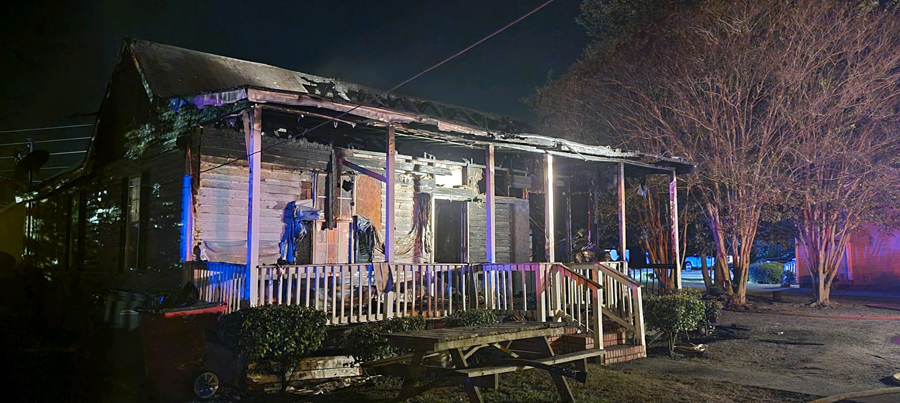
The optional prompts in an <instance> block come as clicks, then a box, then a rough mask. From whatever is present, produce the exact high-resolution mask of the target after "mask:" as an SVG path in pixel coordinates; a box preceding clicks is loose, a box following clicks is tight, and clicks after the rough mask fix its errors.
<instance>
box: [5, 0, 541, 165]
mask: <svg viewBox="0 0 900 403" xmlns="http://www.w3.org/2000/svg"><path fill="white" fill-rule="evenodd" d="M554 1H555V0H547V1H545V2H544V3H542V4H541V5H539V6H537V7H535V8H534V9H532V10H531V11H529V12H527V13H525V14H523V15H522V16H521V17H519V18H516V19H515V20H513V21H512V22H510V23H508V24H506V25H504V26H503V27H501V28H500V29H498V30H496V31H494V32H492V33H491V34H489V35H487V36H485V37H484V38H481V39H479V40H478V41H476V42H475V43H473V44H471V45H469V46H467V47H465V48H464V49H462V50H460V51H459V52H456V53H454V54H453V55H451V56H450V57H448V58H446V59H444V60H441V61H440V62H438V63H436V64H434V65H433V66H431V67H429V68H427V69H425V70H422V71H421V72H419V73H417V74H415V75H414V76H412V77H410V78H408V79H406V80H404V81H403V82H401V83H400V84H397V85H395V86H394V87H392V88H391V89H389V90H387V91H384V92H382V93H380V94H378V95H375V96H373V97H371V98H369V99H367V100H365V101H363V102H360V103H357V104H355V105H354V106H353V107H352V108H350V109H348V110H346V111H344V112H342V113H341V114H339V115H337V116H335V117H333V118H331V119H329V120H326V121H324V122H322V123H320V124H318V125H315V126H313V127H312V128H309V129H305V130H304V131H303V133H299V134H297V135H293V136H288V137H287V138H286V139H283V140H282V141H280V142H276V143H274V144H270V145H269V146H267V147H263V148H261V149H260V150H259V151H258V152H253V153H251V154H248V155H247V157H250V156H251V155H255V154H258V153H260V152H263V151H265V150H268V149H270V148H272V147H275V146H279V145H283V144H286V143H287V142H288V141H290V140H291V139H293V138H295V137H297V136H299V135H306V134H307V133H309V132H312V131H314V130H316V129H319V128H321V127H322V126H325V125H326V124H329V123H332V122H336V121H337V119H340V118H341V117H343V116H345V115H347V114H349V113H350V112H353V111H355V110H356V109H359V108H360V107H362V106H364V105H366V104H368V103H370V102H372V101H374V100H376V99H378V98H381V97H383V96H385V95H387V94H390V93H391V92H393V91H396V90H397V89H398V88H400V87H402V86H404V85H406V84H409V83H410V82H412V81H413V80H415V79H417V78H419V77H421V76H423V75H424V74H426V73H428V72H430V71H432V70H434V69H436V68H438V67H440V66H442V65H444V64H446V63H447V62H449V61H451V60H453V59H455V58H457V57H459V56H461V55H462V54H464V53H466V52H468V51H470V50H472V49H473V48H475V47H476V46H478V45H481V44H482V43H484V42H485V41H487V40H488V39H491V38H493V37H495V36H497V35H499V34H500V33H501V32H503V31H505V30H507V29H509V28H510V27H512V26H513V25H516V24H518V23H519V22H521V21H522V20H524V19H525V18H528V17H529V16H531V15H532V14H534V13H536V12H538V11H540V10H541V9H543V8H544V7H547V6H548V5H550V3H553V2H554ZM84 126H93V125H92V124H85V125H71V126H57V127H46V128H36V129H20V130H9V131H0V133H13V132H24V131H31V130H54V129H63V128H70V127H84ZM25 144H27V143H25ZM247 157H242V158H234V159H232V160H230V161H226V162H224V163H221V164H219V165H216V166H214V167H211V168H207V169H204V170H201V171H200V172H199V173H205V172H209V171H212V170H215V169H218V168H221V167H224V166H226V165H231V164H233V163H235V162H238V161H243V160H244V159H246V158H247Z"/></svg>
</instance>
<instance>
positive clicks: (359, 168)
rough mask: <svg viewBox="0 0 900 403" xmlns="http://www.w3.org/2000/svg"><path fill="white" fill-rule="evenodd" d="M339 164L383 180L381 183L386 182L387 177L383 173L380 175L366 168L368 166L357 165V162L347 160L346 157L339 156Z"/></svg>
mask: <svg viewBox="0 0 900 403" xmlns="http://www.w3.org/2000/svg"><path fill="white" fill-rule="evenodd" d="M341 164H342V165H344V166H346V167H348V168H350V169H352V170H354V171H356V172H359V173H361V174H363V175H366V176H368V177H371V178H375V179H378V180H379V181H381V182H383V183H386V182H387V179H386V178H385V176H384V175H382V174H380V173H378V172H375V171H373V170H371V169H368V168H365V167H362V166H359V165H357V164H355V163H352V162H350V161H348V160H347V158H345V157H341Z"/></svg>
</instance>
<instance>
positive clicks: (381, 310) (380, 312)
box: [251, 263, 472, 324]
mask: <svg viewBox="0 0 900 403" xmlns="http://www.w3.org/2000/svg"><path fill="white" fill-rule="evenodd" d="M257 270H259V277H258V279H259V280H258V282H257V284H255V285H251V286H256V287H258V292H257V295H258V296H259V299H258V300H257V301H255V302H256V305H269V304H287V305H303V306H309V307H313V308H316V309H319V310H322V311H325V312H326V313H327V314H328V323H329V324H346V323H359V322H369V321H377V320H383V319H387V318H392V317H403V316H417V315H418V316H425V317H435V318H436V317H444V316H447V315H450V314H452V313H453V312H454V311H455V310H459V309H465V308H466V307H467V306H469V305H470V304H471V303H470V302H467V301H466V284H465V282H466V279H467V278H468V277H469V273H470V272H471V270H472V269H471V268H470V267H469V266H468V265H465V264H433V265H417V264H387V263H369V264H332V265H309V266H261V267H259V268H258V269H257Z"/></svg>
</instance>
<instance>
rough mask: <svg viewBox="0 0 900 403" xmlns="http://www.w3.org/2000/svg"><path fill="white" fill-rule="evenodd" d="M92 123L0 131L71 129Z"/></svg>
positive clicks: (0, 131)
mask: <svg viewBox="0 0 900 403" xmlns="http://www.w3.org/2000/svg"><path fill="white" fill-rule="evenodd" d="M93 125H94V124H93V123H85V124H81V125H68V126H50V127H33V128H31V129H15V130H0V133H22V132H38V131H43V130H58V129H71V128H75V127H88V126H93Z"/></svg>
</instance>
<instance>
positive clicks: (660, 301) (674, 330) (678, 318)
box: [644, 288, 706, 355]
mask: <svg viewBox="0 0 900 403" xmlns="http://www.w3.org/2000/svg"><path fill="white" fill-rule="evenodd" d="M705 317H706V306H705V305H704V303H703V301H702V300H701V299H700V292H699V291H697V290H695V289H693V288H683V289H681V290H679V291H677V292H674V293H671V294H665V295H659V296H652V295H651V296H648V297H646V298H644V321H645V323H646V325H647V327H648V328H650V329H656V330H659V331H661V332H663V333H664V334H665V336H666V341H667V342H668V345H669V354H672V355H674V354H675V341H676V339H677V337H678V333H679V332H684V333H687V332H688V331H691V330H694V329H696V328H697V325H698V324H700V322H701V321H703V320H704V318H705Z"/></svg>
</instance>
